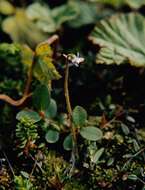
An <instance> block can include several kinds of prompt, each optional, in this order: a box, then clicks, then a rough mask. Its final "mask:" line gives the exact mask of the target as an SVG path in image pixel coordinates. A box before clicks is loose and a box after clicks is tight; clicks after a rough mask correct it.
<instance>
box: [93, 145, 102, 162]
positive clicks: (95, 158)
mask: <svg viewBox="0 0 145 190" xmlns="http://www.w3.org/2000/svg"><path fill="white" fill-rule="evenodd" d="M103 152H104V148H100V149H99V150H97V152H96V153H95V155H94V156H93V158H92V162H93V163H95V164H97V162H98V161H99V159H100V157H101V156H102V154H103Z"/></svg>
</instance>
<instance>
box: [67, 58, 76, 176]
mask: <svg viewBox="0 0 145 190" xmlns="http://www.w3.org/2000/svg"><path fill="white" fill-rule="evenodd" d="M68 81H69V64H68V60H67V58H66V69H65V81H64V94H65V99H66V107H67V112H68V119H69V127H70V130H71V134H72V139H73V147H72V155H71V163H72V166H71V168H70V172H69V174H70V175H72V172H73V170H74V167H75V162H76V157H78V149H77V134H76V130H75V128H74V127H73V124H72V107H71V102H70V96H69V89H68Z"/></svg>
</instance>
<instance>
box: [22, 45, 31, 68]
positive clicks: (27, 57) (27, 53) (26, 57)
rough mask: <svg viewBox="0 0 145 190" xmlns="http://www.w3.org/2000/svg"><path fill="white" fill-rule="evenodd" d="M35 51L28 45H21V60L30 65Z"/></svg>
mask: <svg viewBox="0 0 145 190" xmlns="http://www.w3.org/2000/svg"><path fill="white" fill-rule="evenodd" d="M33 57H34V52H33V51H32V50H31V48H29V46H27V45H23V46H21V62H22V63H23V64H24V65H26V66H28V67H30V66H31V65H32V62H33Z"/></svg>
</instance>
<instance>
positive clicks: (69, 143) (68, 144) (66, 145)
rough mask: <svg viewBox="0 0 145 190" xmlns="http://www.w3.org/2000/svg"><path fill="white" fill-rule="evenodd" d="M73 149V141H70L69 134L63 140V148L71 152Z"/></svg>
mask: <svg viewBox="0 0 145 190" xmlns="http://www.w3.org/2000/svg"><path fill="white" fill-rule="evenodd" d="M72 147H73V139H72V135H71V134H69V135H68V136H66V138H65V139H64V142H63V148H64V149H65V150H67V151H69V150H72Z"/></svg>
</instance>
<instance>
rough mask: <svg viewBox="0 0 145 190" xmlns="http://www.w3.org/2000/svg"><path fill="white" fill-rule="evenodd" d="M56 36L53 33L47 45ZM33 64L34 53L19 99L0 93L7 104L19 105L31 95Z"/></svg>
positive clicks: (56, 37)
mask: <svg viewBox="0 0 145 190" xmlns="http://www.w3.org/2000/svg"><path fill="white" fill-rule="evenodd" d="M58 38H59V37H58V36H57V35H53V36H52V37H50V38H49V39H48V40H47V42H48V44H49V45H51V44H52V43H54V42H55V41H56V40H58ZM34 65H35V54H34V56H33V62H32V65H31V67H30V69H29V71H28V79H27V82H26V86H25V90H24V94H23V96H22V98H20V99H19V100H14V99H13V98H11V97H10V96H8V95H6V94H0V100H2V101H4V102H7V103H8V104H10V105H12V106H21V105H22V104H23V103H24V102H25V101H26V100H27V99H28V98H29V97H31V96H32V93H29V91H30V87H31V82H32V75H33V68H34Z"/></svg>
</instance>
